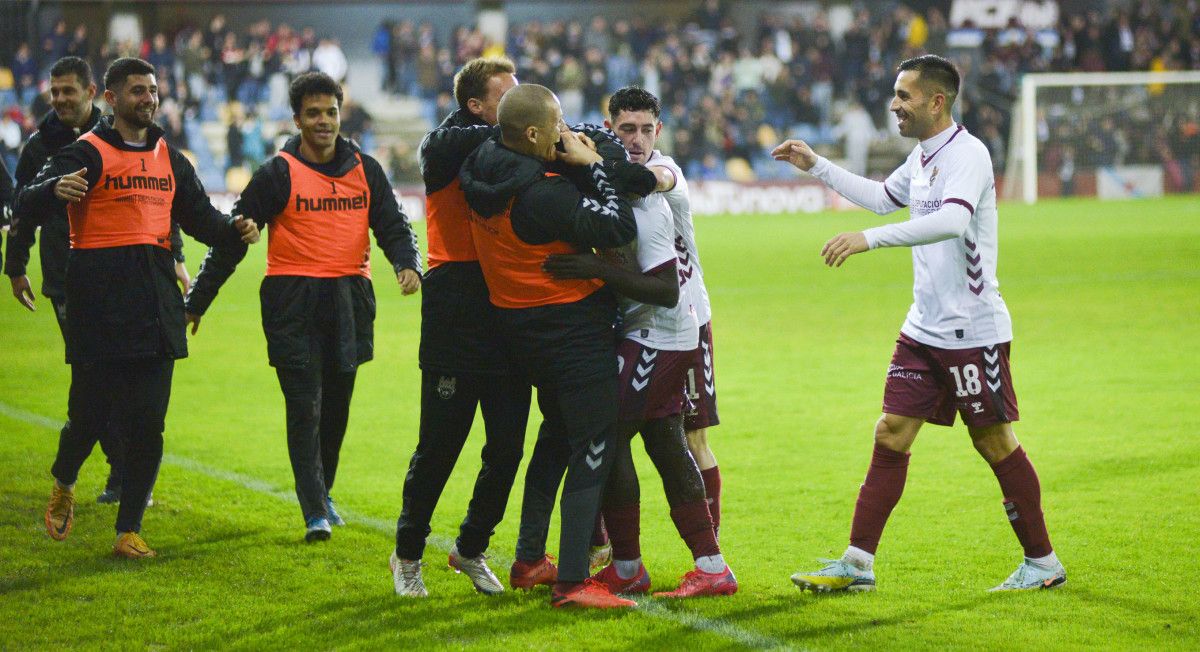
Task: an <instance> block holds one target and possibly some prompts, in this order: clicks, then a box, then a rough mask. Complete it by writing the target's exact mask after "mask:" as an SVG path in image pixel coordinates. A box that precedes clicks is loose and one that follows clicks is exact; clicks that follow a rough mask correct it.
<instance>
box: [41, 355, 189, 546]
mask: <svg viewBox="0 0 1200 652" xmlns="http://www.w3.org/2000/svg"><path fill="white" fill-rule="evenodd" d="M174 370H175V361H174V360H169V359H161V358H143V359H135V360H104V361H98V362H88V363H75V364H72V365H71V392H70V397H69V398H68V403H67V417H68V418H69V419H70V423H71V427H70V428H63V431H62V434H61V436H60V437H59V441H58V454H57V456H56V457H55V460H54V466H53V467H51V469H50V473H52V474H53V475H54V477H55V479H57V480H58V481H59V483H61V484H64V485H70V484H74V483H75V480H76V479H78V477H79V469H80V468H81V467H82V466H83V462H84V460H86V459H87V458H88V456H89V455H90V454H91V452H92V447H93V446H95V444H96V442H97V441H98V440H100V438H101V437H102V436H104V434H105V433H106V432H107V431H108V429H109V427H110V424H112V423H120V424H122V426H123V429H124V432H125V441H124V447H123V448H124V453H125V469H124V471H125V472H124V474H123V475H122V477H121V506H120V508H119V509H118V510H117V524H116V526H117V532H138V531H140V530H141V528H142V514H143V513H144V512H145V511H146V499H147V497H149V495H150V490H151V489H152V488H153V486H154V479H155V477H156V476H157V475H158V466H159V464H160V463H161V462H162V452H163V423H164V420H165V418H166V415H167V404H168V403H169V402H170V400H171V377H172V374H173V372H174Z"/></svg>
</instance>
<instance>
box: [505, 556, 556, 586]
mask: <svg viewBox="0 0 1200 652" xmlns="http://www.w3.org/2000/svg"><path fill="white" fill-rule="evenodd" d="M551 559H553V557H551V556H550V555H545V556H543V557H542V558H541V559H539V560H537V561H534V562H525V561H521V560H520V559H518V560H516V561H514V562H513V565H512V568H510V569H509V570H508V585H509V586H511V587H513V588H514V589H525V590H526V591H528V590H530V589H532V588H533V587H535V586H538V585H541V584H544V585H546V586H554V582H556V581H557V580H558V566H555V565H554V562H553V561H550V560H551Z"/></svg>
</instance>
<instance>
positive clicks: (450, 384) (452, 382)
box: [437, 376, 458, 401]
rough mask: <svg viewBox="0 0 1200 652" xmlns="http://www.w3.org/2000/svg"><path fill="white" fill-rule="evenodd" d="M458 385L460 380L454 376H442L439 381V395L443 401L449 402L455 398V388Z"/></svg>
mask: <svg viewBox="0 0 1200 652" xmlns="http://www.w3.org/2000/svg"><path fill="white" fill-rule="evenodd" d="M457 385H458V379H457V378H454V377H453V376H442V377H441V378H440V379H439V380H438V385H437V393H438V397H440V398H441V399H442V400H443V401H445V400H449V399H450V397H451V396H454V390H455V387H456V386H457Z"/></svg>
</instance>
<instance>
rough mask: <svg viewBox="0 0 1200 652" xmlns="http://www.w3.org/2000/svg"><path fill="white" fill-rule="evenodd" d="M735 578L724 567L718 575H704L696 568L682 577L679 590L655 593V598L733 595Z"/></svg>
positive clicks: (735, 588)
mask: <svg viewBox="0 0 1200 652" xmlns="http://www.w3.org/2000/svg"><path fill="white" fill-rule="evenodd" d="M737 589H738V585H737V578H736V577H734V576H733V571H731V570H729V567H728V566H726V567H725V570H724V571H722V572H720V573H705V572H704V571H702V570H700V569H699V568H696V569H694V570H691V571H689V572H688V573H687V574H686V575H684V576H683V581H682V582H680V583H679V588H677V589H675V590H674V591H666V592H661V593H655V594H654V597H656V598H694V597H697V596H702V595H733V594H734V593H737Z"/></svg>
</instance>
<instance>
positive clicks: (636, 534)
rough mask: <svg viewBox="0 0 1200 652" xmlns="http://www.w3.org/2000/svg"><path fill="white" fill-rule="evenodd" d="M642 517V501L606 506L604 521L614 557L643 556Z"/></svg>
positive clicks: (629, 557)
mask: <svg viewBox="0 0 1200 652" xmlns="http://www.w3.org/2000/svg"><path fill="white" fill-rule="evenodd" d="M641 519H642V506H641V504H640V503H632V504H629V505H618V506H615V507H605V508H604V522H605V523H606V524H607V526H608V536H609V540H610V541H611V542H612V547H613V552H612V554H613V559H638V558H639V557H641V556H642V546H641V541H640V539H641V536H642V523H641Z"/></svg>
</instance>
